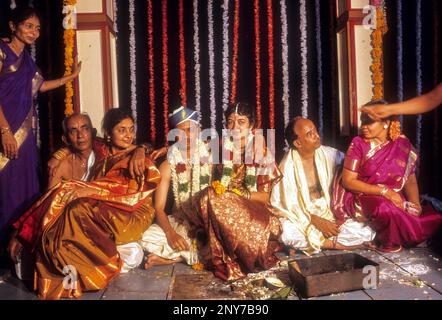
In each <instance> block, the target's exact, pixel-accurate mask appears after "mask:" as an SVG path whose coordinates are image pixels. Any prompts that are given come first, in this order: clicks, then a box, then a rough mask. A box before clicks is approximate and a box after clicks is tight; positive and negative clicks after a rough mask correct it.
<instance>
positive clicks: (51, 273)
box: [19, 148, 161, 299]
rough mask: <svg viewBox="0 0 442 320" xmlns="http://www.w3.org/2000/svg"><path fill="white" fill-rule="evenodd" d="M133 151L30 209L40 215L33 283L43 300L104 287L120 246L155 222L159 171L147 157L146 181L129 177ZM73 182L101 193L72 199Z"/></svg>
mask: <svg viewBox="0 0 442 320" xmlns="http://www.w3.org/2000/svg"><path fill="white" fill-rule="evenodd" d="M133 150H134V148H130V149H129V150H126V151H124V152H122V153H119V154H116V155H110V156H107V157H106V158H105V159H104V160H101V161H99V162H98V163H97V166H96V167H95V168H94V174H93V176H94V177H95V180H94V181H93V182H80V181H74V182H67V183H60V184H59V185H57V186H56V187H54V188H53V189H52V190H50V191H48V192H47V193H46V195H44V196H43V197H42V198H41V199H40V200H39V201H38V202H37V203H36V204H35V205H34V206H33V207H32V208H31V209H30V211H31V214H29V215H30V216H37V217H38V216H40V217H42V219H41V222H40V226H39V228H38V235H37V238H36V239H37V241H36V245H35V254H36V272H35V283H34V286H35V289H36V290H37V292H38V296H39V298H41V299H60V298H72V297H80V296H81V295H82V292H83V291H93V290H100V289H103V288H105V287H106V286H107V284H108V283H109V282H110V281H111V280H112V279H113V278H114V277H115V276H117V275H118V274H119V272H120V269H121V266H122V261H121V259H120V257H119V255H118V252H117V245H123V244H127V243H130V242H134V241H138V240H140V239H141V237H142V234H143V232H144V231H146V230H147V229H148V227H149V226H150V225H151V224H152V221H153V218H154V209H153V206H152V193H153V192H154V190H155V189H156V187H157V185H158V183H159V181H160V179H161V177H160V173H159V171H158V169H157V168H156V167H155V166H154V164H153V162H152V161H151V160H150V159H148V158H146V168H147V169H146V173H145V178H144V180H142V181H139V182H137V181H135V180H133V179H131V178H130V176H129V173H128V163H129V160H130V158H131V155H132V153H133ZM72 186H76V187H80V188H81V187H87V188H92V189H96V190H97V193H96V194H95V195H92V196H89V197H87V198H78V199H76V200H73V201H68V200H67V199H66V198H67V197H66V196H67V194H68V192H69V190H70V189H71V188H72ZM35 210H43V212H42V213H37V214H35ZM27 214H28V213H27ZM25 215H26V214H25ZM24 225H26V224H24ZM19 234H20V233H19ZM34 237H35V235H34ZM32 238H33V237H31V239H32Z"/></svg>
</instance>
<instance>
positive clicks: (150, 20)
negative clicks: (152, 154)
mask: <svg viewBox="0 0 442 320" xmlns="http://www.w3.org/2000/svg"><path fill="white" fill-rule="evenodd" d="M152 10H153V8H152V0H147V29H148V30H147V35H148V40H147V42H148V47H149V53H148V55H149V109H150V141H151V142H154V141H155V139H156V136H157V134H156V129H155V73H154V65H153V63H154V51H153V13H152Z"/></svg>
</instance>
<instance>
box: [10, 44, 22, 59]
mask: <svg viewBox="0 0 442 320" xmlns="http://www.w3.org/2000/svg"><path fill="white" fill-rule="evenodd" d="M10 47H11V49H12V51H14V53H15V54H16V55H17V56H20V55H21V53H22V52H23V50H24V47H23V48H22V49H20V48H17V47H16V45H15V43H14V42H12V41H11V42H10Z"/></svg>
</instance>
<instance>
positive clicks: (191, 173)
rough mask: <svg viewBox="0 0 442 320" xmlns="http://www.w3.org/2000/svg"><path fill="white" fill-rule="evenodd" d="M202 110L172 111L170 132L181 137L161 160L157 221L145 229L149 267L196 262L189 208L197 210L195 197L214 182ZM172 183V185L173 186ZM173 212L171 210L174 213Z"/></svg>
mask: <svg viewBox="0 0 442 320" xmlns="http://www.w3.org/2000/svg"><path fill="white" fill-rule="evenodd" d="M198 118H199V116H198V113H197V112H196V111H194V110H192V109H190V108H186V107H180V108H178V109H177V110H175V111H174V112H173V113H172V114H170V115H169V123H170V127H171V128H174V130H172V131H171V132H170V134H172V135H174V136H176V137H177V138H178V141H177V142H176V143H175V144H174V145H172V146H171V147H170V148H169V151H168V155H167V159H166V160H165V161H164V162H163V163H161V165H160V167H159V169H160V173H161V183H160V185H159V187H158V188H157V190H156V191H155V198H154V199H155V204H154V207H155V215H156V222H157V224H153V225H152V226H150V228H149V229H148V230H147V231H146V232H145V233H144V235H143V238H142V240H141V245H142V246H143V248H144V249H145V251H147V252H148V253H149V254H148V257H147V259H146V262H145V268H146V269H147V268H150V267H152V266H155V265H167V264H173V263H176V262H181V261H184V262H186V263H187V264H189V265H196V264H197V263H198V262H199V260H198V250H197V248H196V240H195V238H194V237H195V236H196V235H189V234H188V231H189V229H190V228H189V224H188V221H187V219H186V218H185V216H186V215H185V214H184V212H185V210H194V209H193V204H192V199H194V198H195V196H196V195H197V194H198V193H199V192H200V191H201V190H204V189H205V188H207V187H208V186H210V184H211V180H212V158H211V155H210V152H209V147H208V144H207V143H205V142H203V141H202V140H201V135H200V124H199V120H198ZM170 187H172V188H170ZM170 189H172V191H173V198H174V206H173V209H172V212H169V215H168V214H167V213H166V202H167V196H168V194H169V190H170ZM170 213H171V214H170Z"/></svg>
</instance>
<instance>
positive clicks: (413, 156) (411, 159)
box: [393, 150, 418, 192]
mask: <svg viewBox="0 0 442 320" xmlns="http://www.w3.org/2000/svg"><path fill="white" fill-rule="evenodd" d="M417 159H418V154H417V153H416V152H415V151H414V150H410V153H409V154H408V161H407V167H406V168H405V173H404V176H403V177H402V184H401V186H400V188H397V189H393V191H395V192H400V191H401V190H402V189H403V188H404V186H405V183H406V182H407V180H408V178H409V177H410V174H411V169H412V168H413V167H414V166H415V165H416V161H417Z"/></svg>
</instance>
